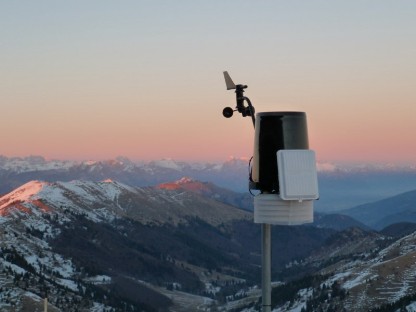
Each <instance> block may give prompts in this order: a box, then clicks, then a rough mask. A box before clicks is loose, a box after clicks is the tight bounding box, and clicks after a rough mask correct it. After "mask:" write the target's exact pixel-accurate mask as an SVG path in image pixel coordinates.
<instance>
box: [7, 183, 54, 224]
mask: <svg viewBox="0 0 416 312" xmlns="http://www.w3.org/2000/svg"><path fill="white" fill-rule="evenodd" d="M46 185H48V183H47V182H42V181H38V180H34V181H30V182H27V183H26V184H23V185H22V186H20V187H19V188H17V189H16V190H14V191H12V192H10V193H9V194H6V195H4V196H2V197H0V215H2V216H4V215H7V214H8V213H9V209H8V208H9V207H11V206H12V205H17V206H19V207H20V206H21V205H20V203H22V202H26V201H31V200H36V198H35V197H36V195H37V194H39V192H40V191H41V190H42V189H43V188H44V187H45V186H46Z"/></svg>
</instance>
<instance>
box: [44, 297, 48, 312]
mask: <svg viewBox="0 0 416 312" xmlns="http://www.w3.org/2000/svg"><path fill="white" fill-rule="evenodd" d="M43 310H44V311H45V312H48V298H45V299H44V300H43Z"/></svg>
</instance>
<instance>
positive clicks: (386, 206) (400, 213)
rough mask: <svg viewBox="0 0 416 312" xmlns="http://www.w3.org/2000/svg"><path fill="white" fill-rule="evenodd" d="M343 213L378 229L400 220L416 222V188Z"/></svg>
mask: <svg viewBox="0 0 416 312" xmlns="http://www.w3.org/2000/svg"><path fill="white" fill-rule="evenodd" d="M341 213H342V214H345V215H347V216H350V217H353V218H354V219H357V220H358V221H360V222H362V223H364V224H365V225H367V226H370V227H371V228H373V229H377V230H381V229H383V228H385V227H386V226H388V225H391V224H394V223H399V222H415V223H416V190H415V191H410V192H406V193H402V194H399V195H396V196H393V197H389V198H387V199H383V200H380V201H377V202H373V203H368V204H364V205H360V206H357V207H354V208H351V209H347V210H343V211H342V212H341Z"/></svg>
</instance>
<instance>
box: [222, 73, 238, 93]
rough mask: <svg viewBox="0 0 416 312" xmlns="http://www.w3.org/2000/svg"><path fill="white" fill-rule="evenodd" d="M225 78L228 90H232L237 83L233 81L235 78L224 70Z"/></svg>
mask: <svg viewBox="0 0 416 312" xmlns="http://www.w3.org/2000/svg"><path fill="white" fill-rule="evenodd" d="M224 79H225V84H226V85H227V90H232V89H235V88H236V87H235V83H234V82H233V80H232V79H231V77H230V75H229V74H228V72H227V71H225V72H224Z"/></svg>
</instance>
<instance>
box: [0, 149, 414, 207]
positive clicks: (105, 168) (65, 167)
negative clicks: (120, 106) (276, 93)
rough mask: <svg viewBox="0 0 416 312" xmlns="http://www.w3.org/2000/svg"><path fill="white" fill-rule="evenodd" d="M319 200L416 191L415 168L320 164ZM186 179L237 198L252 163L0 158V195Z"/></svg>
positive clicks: (358, 200) (341, 201)
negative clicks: (69, 185)
mask: <svg viewBox="0 0 416 312" xmlns="http://www.w3.org/2000/svg"><path fill="white" fill-rule="evenodd" d="M318 170H319V172H318V179H319V190H320V200H319V201H317V202H316V204H315V208H316V210H317V211H320V212H334V211H337V210H338V211H339V210H342V209H347V208H351V207H354V206H357V205H360V204H365V203H368V202H371V201H376V200H381V199H383V198H386V197H389V196H393V195H397V194H399V193H403V192H406V191H410V190H413V189H415V188H416V168H415V166H394V165H374V164H370V165H345V164H334V163H318ZM182 177H191V178H192V179H195V180H199V181H205V182H211V183H214V184H216V185H218V186H220V187H223V188H227V189H230V190H232V191H234V192H240V193H242V192H244V193H247V192H248V177H249V160H248V159H246V158H230V159H228V160H227V161H225V162H223V163H189V162H180V161H175V160H172V159H162V160H158V161H150V162H141V163H136V162H133V161H131V160H129V159H127V158H125V157H118V158H116V159H113V160H107V161H92V160H90V161H82V162H81V161H80V162H75V161H58V160H45V159H44V158H42V157H39V156H31V157H27V158H16V157H14V158H13V157H10V158H7V157H4V156H0V194H5V193H8V192H10V191H11V190H13V189H15V188H17V187H19V186H20V185H22V184H24V183H26V182H28V181H32V180H42V181H49V182H55V181H72V180H88V181H102V180H104V179H106V178H111V179H113V180H115V181H119V182H122V183H124V184H127V185H132V186H155V185H158V184H160V183H164V182H166V181H176V180H179V179H181V178H182Z"/></svg>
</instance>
